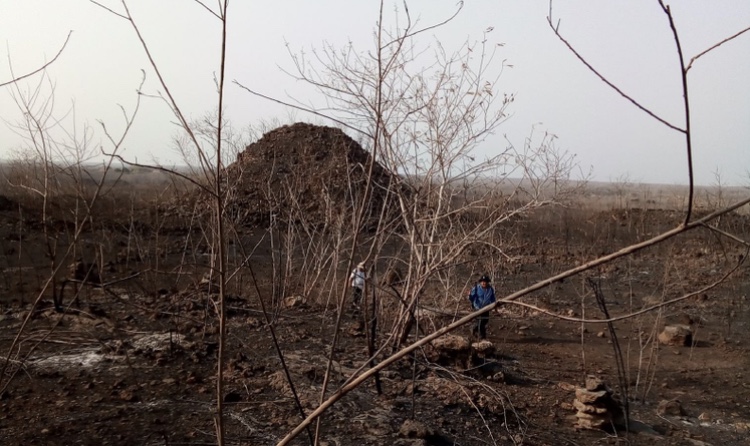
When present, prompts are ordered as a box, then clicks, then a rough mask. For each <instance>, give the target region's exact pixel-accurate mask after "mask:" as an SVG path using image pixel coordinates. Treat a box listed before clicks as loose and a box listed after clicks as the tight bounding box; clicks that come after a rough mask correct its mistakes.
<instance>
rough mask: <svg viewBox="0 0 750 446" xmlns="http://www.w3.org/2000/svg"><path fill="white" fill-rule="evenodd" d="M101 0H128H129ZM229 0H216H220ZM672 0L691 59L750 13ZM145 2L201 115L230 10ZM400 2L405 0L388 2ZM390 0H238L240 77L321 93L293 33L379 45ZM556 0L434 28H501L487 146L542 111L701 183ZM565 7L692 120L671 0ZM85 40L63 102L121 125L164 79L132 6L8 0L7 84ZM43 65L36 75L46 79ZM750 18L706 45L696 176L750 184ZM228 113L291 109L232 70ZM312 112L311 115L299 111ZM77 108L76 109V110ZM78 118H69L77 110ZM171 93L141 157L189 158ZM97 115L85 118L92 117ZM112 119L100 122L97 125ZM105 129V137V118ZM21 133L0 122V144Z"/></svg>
mask: <svg viewBox="0 0 750 446" xmlns="http://www.w3.org/2000/svg"><path fill="white" fill-rule="evenodd" d="M101 3H103V4H105V5H107V6H109V7H111V8H113V9H116V10H122V5H121V3H120V2H119V1H112V0H101ZM206 3H207V4H209V5H211V6H214V5H215V4H216V2H215V1H212V0H207V1H206ZM667 3H671V4H672V10H673V13H674V17H675V21H676V24H677V27H678V30H679V32H680V37H681V39H682V44H683V51H684V54H685V56H686V57H687V58H690V57H692V56H694V55H695V54H697V53H699V52H701V51H703V50H705V49H707V48H708V47H710V46H711V45H713V44H714V43H716V42H717V41H720V40H722V39H723V38H725V37H728V36H730V35H732V34H734V33H736V32H738V31H740V30H742V29H744V28H746V27H748V26H750V1H747V0H712V1H705V0H680V1H671V2H667ZM128 5H129V6H130V9H131V12H132V14H133V16H134V17H135V19H136V20H137V22H138V23H139V25H140V27H141V30H142V32H143V35H144V37H145V39H146V40H147V42H148V43H149V45H150V46H151V49H152V52H153V55H154V58H155V59H156V61H157V63H158V64H159V66H160V67H161V69H162V70H163V75H164V77H165V78H166V80H167V82H168V84H169V85H170V88H171V89H172V93H173V94H174V95H175V96H176V98H177V100H178V103H179V105H180V107H181V108H182V109H183V111H184V112H185V113H186V114H187V115H188V116H189V117H191V118H199V117H201V116H203V115H205V114H206V113H208V112H211V111H212V110H215V109H216V106H217V103H216V89H215V86H214V83H213V77H214V73H216V72H217V70H218V67H217V64H218V60H219V44H220V23H219V21H218V20H216V18H214V17H212V16H210V15H209V14H208V13H207V12H206V11H205V10H204V9H203V8H201V7H200V6H199V5H198V4H197V3H195V2H193V1H190V0H130V1H128ZM388 5H389V7H388V9H389V10H392V9H393V5H394V3H388ZM377 6H378V2H377V1H376V0H275V1H267V0H266V1H253V0H232V1H230V4H229V16H230V18H229V22H228V26H229V31H228V32H229V36H228V38H229V42H228V65H227V70H228V72H227V80H228V81H232V80H237V81H239V82H241V83H243V84H245V85H247V86H249V87H251V88H253V89H256V90H258V91H261V92H264V93H266V94H268V95H271V96H276V97H280V98H286V97H287V95H288V94H292V95H294V96H295V97H297V98H300V99H303V100H307V101H311V102H313V103H320V101H319V97H318V96H317V95H316V93H315V91H314V90H312V89H311V88H309V87H306V86H305V85H303V84H300V83H299V82H294V81H292V80H291V79H290V78H289V77H288V76H286V75H285V74H283V72H282V71H281V69H280V68H279V67H284V68H291V66H292V64H291V60H290V57H289V55H288V53H287V48H286V43H288V44H289V46H290V48H291V49H292V50H294V51H295V52H297V51H300V50H305V51H306V52H308V53H309V52H310V50H311V49H312V48H313V47H320V46H321V44H322V43H323V42H329V43H331V44H333V45H336V46H343V45H345V44H346V43H347V42H348V41H352V42H353V43H354V44H355V46H356V47H357V48H361V49H362V50H363V51H364V50H368V49H370V48H371V46H372V38H371V37H372V28H373V25H374V23H375V21H376V13H377ZM455 7H456V1H455V0H447V1H443V0H414V1H409V8H410V11H411V12H412V15H413V16H419V17H420V20H421V23H422V24H425V25H427V24H431V23H433V22H435V21H438V20H441V19H442V18H445V17H446V16H448V15H450V13H451V12H452V11H453V10H455ZM548 8H549V3H548V1H547V0H467V1H466V4H465V7H464V9H463V11H462V12H461V14H460V15H459V16H458V17H457V19H456V20H454V21H453V22H451V23H450V24H449V25H447V26H446V27H444V28H442V29H440V30H439V31H435V32H432V33H430V34H428V35H426V36H425V43H429V41H430V40H432V39H439V40H440V41H441V42H443V43H444V44H445V46H447V47H448V48H451V47H456V46H457V45H460V44H461V43H462V42H464V41H465V40H466V39H467V38H473V39H479V38H481V35H482V32H483V31H484V30H485V29H486V28H488V27H490V26H491V27H494V31H493V32H492V33H491V34H490V35H489V39H490V40H491V41H492V42H497V43H504V44H505V45H504V46H503V47H502V48H500V51H499V52H498V54H497V56H496V57H497V60H498V61H501V60H506V63H508V64H511V65H513V68H512V69H507V70H505V71H504V73H503V76H502V78H501V80H500V84H499V87H500V91H501V92H506V93H514V94H516V100H515V102H514V104H513V105H512V107H511V108H510V109H509V111H510V112H511V114H512V117H511V119H510V120H508V121H507V122H506V123H504V124H503V125H502V126H501V127H500V129H499V130H498V134H497V136H496V137H494V138H491V139H490V140H489V141H487V142H486V143H485V144H484V146H483V147H482V148H481V150H483V151H485V152H486V153H488V154H489V153H492V152H493V151H496V150H499V149H502V148H503V147H505V142H504V139H503V135H505V136H507V138H508V139H510V140H511V141H513V142H514V143H515V144H516V145H521V144H523V139H524V138H525V137H526V136H527V135H528V134H529V132H530V131H531V129H532V126H535V125H536V129H537V131H538V132H539V131H548V132H551V133H554V134H555V135H557V137H558V138H559V139H558V147H560V148H562V149H565V150H568V151H569V152H572V153H576V154H577V155H578V158H579V161H580V163H581V164H582V165H583V166H584V167H586V168H587V167H588V166H593V169H594V177H595V179H596V180H600V181H607V180H611V179H617V178H620V177H622V176H624V175H627V176H629V178H630V180H632V181H640V182H649V183H669V184H672V183H686V182H687V174H686V157H685V153H684V137H683V136H682V135H681V134H679V133H677V132H675V131H673V130H670V129H667V128H666V127H664V126H662V125H661V124H659V123H657V122H656V121H654V120H653V119H652V118H649V117H648V116H646V115H645V114H643V113H642V112H640V111H639V110H637V109H636V108H635V107H634V106H632V105H631V104H630V103H628V102H626V101H625V100H623V99H622V98H620V97H619V95H617V93H615V92H614V91H612V90H611V89H609V88H608V87H607V86H605V85H604V84H603V83H601V82H600V81H599V80H598V79H596V78H595V76H594V75H593V74H592V73H590V72H589V71H587V69H586V68H585V67H584V66H583V65H581V64H580V62H578V60H577V59H576V58H575V57H574V56H573V55H572V54H571V53H570V52H569V51H568V50H567V49H566V48H565V47H564V46H563V44H562V43H561V42H560V41H559V40H558V39H557V38H556V37H555V35H554V34H553V32H552V31H551V30H550V29H549V27H548V26H547V22H546V16H547V13H548ZM554 16H555V18H556V20H557V19H559V20H560V23H561V25H560V29H561V31H562V33H563V34H564V36H565V37H566V38H567V39H568V40H569V41H570V42H571V43H573V44H574V45H575V46H576V47H577V48H578V50H579V51H580V52H581V53H582V54H583V55H585V57H587V58H588V60H589V61H590V62H591V63H592V64H594V65H595V66H596V67H597V68H598V69H599V70H600V71H601V72H602V73H603V74H604V75H606V76H608V77H609V78H610V79H611V80H612V81H613V82H615V83H617V84H618V85H619V86H620V87H621V88H622V89H623V90H625V91H626V92H627V93H629V94H630V95H632V96H633V97H635V98H637V99H638V100H639V101H641V102H642V103H643V104H644V105H645V106H647V107H649V108H651V109H652V110H653V111H654V112H655V113H657V114H658V115H660V116H662V117H664V118H665V119H667V120H668V121H671V122H673V123H675V124H677V125H679V126H682V125H684V117H683V111H682V96H681V84H680V82H681V81H680V77H679V74H680V72H679V64H678V60H677V57H676V54H675V44H674V40H673V38H672V34H671V31H670V29H669V24H668V22H667V18H666V16H665V15H664V14H663V12H662V11H661V8H660V6H659V4H658V2H657V1H656V0H619V1H615V0H610V1H602V0H557V1H556V2H555V3H554ZM71 30H72V31H73V34H72V37H71V40H70V43H69V45H68V47H67V48H66V50H65V51H64V53H63V54H62V56H61V57H60V59H59V60H58V61H57V62H56V63H55V64H54V65H53V66H52V67H51V68H50V69H49V70H48V74H49V77H50V79H51V80H52V81H53V82H54V84H55V95H54V97H55V107H56V110H57V113H58V115H59V116H62V115H63V114H64V113H65V112H66V110H68V109H70V107H71V105H72V104H73V103H74V104H75V111H76V114H75V118H76V120H77V121H78V122H79V124H80V125H81V126H82V125H83V123H88V124H90V125H92V126H98V124H97V121H99V120H101V121H103V122H105V123H106V125H107V128H108V129H111V130H113V131H114V132H116V131H117V130H118V129H120V128H121V127H122V122H123V121H122V112H121V110H120V108H119V107H120V105H121V106H123V107H124V108H125V109H126V110H132V108H133V106H134V104H135V100H136V95H135V91H136V89H137V87H138V85H139V83H140V79H141V70H142V69H145V70H146V72H147V83H146V85H145V87H144V91H145V92H147V93H157V92H159V91H161V90H162V89H161V88H160V87H159V86H158V85H157V83H156V77H155V75H154V73H153V72H152V70H151V69H150V68H149V65H148V61H147V60H146V58H145V56H144V53H143V50H142V48H141V47H140V44H139V42H138V40H137V38H136V35H135V33H134V31H133V29H132V28H131V27H130V26H129V25H128V23H127V22H125V21H124V20H122V19H120V18H118V17H116V16H114V15H112V14H110V13H108V12H106V11H105V10H103V9H102V8H100V7H98V6H96V5H94V4H92V3H90V2H89V1H86V0H64V1H63V0H0V41H2V43H3V46H2V47H0V54H1V55H2V56H3V63H2V64H0V83H2V82H4V81H6V80H9V79H10V77H11V76H10V68H9V62H10V63H12V68H13V70H14V72H15V73H16V74H21V73H24V72H27V71H30V70H33V69H34V68H36V67H37V66H39V65H40V64H42V63H44V62H45V61H46V60H49V59H50V58H52V57H53V56H54V54H55V53H56V52H57V50H58V48H59V47H60V45H61V44H62V42H63V41H64V40H65V37H66V35H67V34H68V32H69V31H71ZM38 79H39V78H38V77H37V78H34V79H32V80H31V81H29V82H24V83H23V84H22V89H28V88H32V87H33V86H34V85H35V81H37V80H38ZM748 79H750V33H746V34H744V35H743V36H741V37H739V38H738V39H736V40H734V41H731V42H729V43H727V44H725V45H724V46H722V47H720V48H719V49H717V50H715V51H714V52H712V53H709V54H708V55H706V56H705V57H703V58H701V59H700V60H699V61H698V62H696V65H695V66H694V67H693V68H692V69H691V70H690V74H689V82H690V95H691V101H692V106H693V107H692V125H693V132H694V152H695V153H694V159H695V167H696V181H697V182H698V183H699V184H713V183H714V182H715V178H714V173H715V172H717V171H718V172H719V173H720V175H721V179H722V182H725V183H729V184H735V185H748V184H750V173H748V172H749V171H750V147H749V146H750V82H749V81H748ZM9 91H10V90H9V88H8V87H5V88H4V89H2V90H0V118H2V119H3V120H5V121H7V122H11V123H13V122H17V121H18V120H19V119H20V112H19V110H18V108H17V107H16V106H15V104H14V102H13V100H12V98H11V96H10V94H9ZM226 110H227V113H228V115H229V117H230V119H231V121H232V123H233V125H234V126H236V127H243V126H246V125H248V124H253V123H257V122H258V121H259V120H261V119H266V120H268V119H272V118H274V117H278V118H280V119H282V120H286V119H287V117H288V112H287V111H285V110H284V109H282V108H281V107H279V106H277V105H275V104H272V103H269V102H267V101H264V100H262V99H259V98H256V97H253V96H251V95H249V94H248V93H246V92H244V91H242V90H241V89H239V88H238V87H236V86H234V85H232V84H231V83H230V84H228V87H227V104H226ZM295 117H296V118H297V119H298V120H312V119H313V118H311V117H307V116H305V115H303V114H302V113H296V115H295ZM68 119H72V115H70V116H69V118H68ZM66 122H67V121H66ZM173 122H174V118H173V117H172V116H171V115H170V114H169V109H168V108H167V106H166V105H165V104H164V103H163V102H162V101H160V100H157V99H145V100H144V102H143V103H142V108H141V111H140V113H139V115H138V117H137V119H136V122H135V126H134V128H133V130H132V133H131V134H130V135H129V137H128V139H127V140H126V142H125V146H126V149H125V152H124V154H125V155H126V156H127V157H129V158H131V159H135V158H137V159H138V160H140V161H149V160H151V158H152V157H155V158H156V159H158V160H159V161H161V162H165V163H173V162H179V159H178V156H177V155H176V152H175V151H174V149H173V148H172V147H173V145H172V143H171V140H172V137H173V135H174V134H175V133H176V127H175V125H174V124H173ZM80 128H82V127H80ZM97 128H98V127H97ZM94 142H95V143H98V142H101V143H103V144H105V147H106V142H105V141H104V138H103V137H102V135H101V133H99V134H97V136H95V138H94ZM20 144H21V142H20V141H19V139H18V138H17V137H15V136H14V135H13V133H12V132H10V131H9V130H8V128H7V126H6V125H0V158H8V157H10V156H11V152H12V149H13V148H16V147H18V146H19V145H20Z"/></svg>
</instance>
